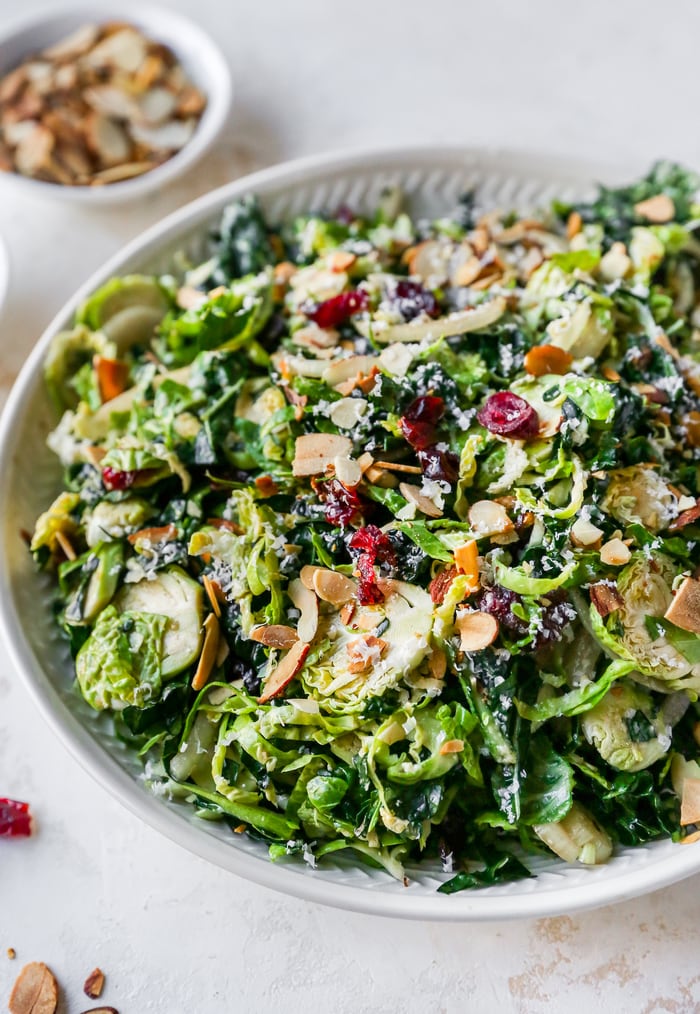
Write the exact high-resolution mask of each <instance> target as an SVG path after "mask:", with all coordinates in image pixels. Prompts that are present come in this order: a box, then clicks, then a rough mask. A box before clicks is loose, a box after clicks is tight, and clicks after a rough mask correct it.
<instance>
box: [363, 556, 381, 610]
mask: <svg viewBox="0 0 700 1014" xmlns="http://www.w3.org/2000/svg"><path fill="white" fill-rule="evenodd" d="M356 566H357V570H358V573H359V575H360V580H359V582H358V585H357V601H358V602H359V603H360V605H361V606H376V605H377V603H378V602H383V601H384V595H383V593H382V590H381V588H380V587H379V585H378V584H377V577H376V574H375V573H374V564H373V562H372V557H371V556H370V554H369V553H362V554H361V555H360V556H358V558H357V563H356Z"/></svg>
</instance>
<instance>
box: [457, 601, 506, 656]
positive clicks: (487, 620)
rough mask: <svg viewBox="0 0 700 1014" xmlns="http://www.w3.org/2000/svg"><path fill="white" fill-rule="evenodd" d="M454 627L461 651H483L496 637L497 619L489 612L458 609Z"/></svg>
mask: <svg viewBox="0 0 700 1014" xmlns="http://www.w3.org/2000/svg"><path fill="white" fill-rule="evenodd" d="M455 627H456V629H457V632H458V633H459V639H460V648H461V649H462V651H483V649H484V648H488V646H489V645H490V644H493V642H494V641H495V640H496V638H497V637H498V620H497V619H496V617H495V616H491V614H490V613H482V612H478V611H472V610H469V609H460V610H459V612H458V614H457V619H456V620H455Z"/></svg>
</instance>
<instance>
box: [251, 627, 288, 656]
mask: <svg viewBox="0 0 700 1014" xmlns="http://www.w3.org/2000/svg"><path fill="white" fill-rule="evenodd" d="M250 637H251V640H252V641H257V642H258V644H264V645H265V646H266V647H267V648H282V649H283V650H284V651H287V650H288V649H289V648H291V647H292V645H293V644H295V643H296V642H297V641H298V640H299V637H298V635H297V632H296V630H295V629H294V627H288V626H286V625H285V624H283V623H270V624H263V625H262V626H260V627H254V628H253V630H251V632H250Z"/></svg>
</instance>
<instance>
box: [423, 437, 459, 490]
mask: <svg viewBox="0 0 700 1014" xmlns="http://www.w3.org/2000/svg"><path fill="white" fill-rule="evenodd" d="M417 457H418V461H419V463H420V467H421V468H422V469H423V475H424V476H425V477H426V479H441V480H442V481H443V482H449V483H454V482H457V479H458V478H459V457H458V456H457V455H456V454H453V453H452V451H440V450H438V448H437V446H436V445H435V444H433V445H432V446H431V447H426V448H424V449H422V450H419V451H418V454H417Z"/></svg>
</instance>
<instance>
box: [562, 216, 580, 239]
mask: <svg viewBox="0 0 700 1014" xmlns="http://www.w3.org/2000/svg"><path fill="white" fill-rule="evenodd" d="M581 229H583V219H582V218H581V215H580V214H579V212H578V211H572V212H571V214H570V215H569V217H568V218H567V220H566V238H567V239H573V238H574V236H578V234H579V233H580V232H581Z"/></svg>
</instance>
